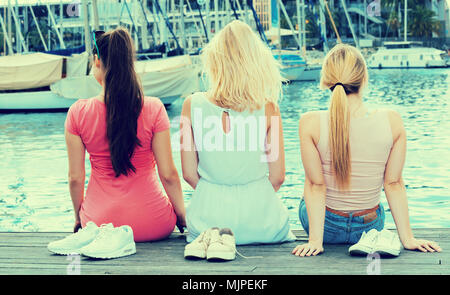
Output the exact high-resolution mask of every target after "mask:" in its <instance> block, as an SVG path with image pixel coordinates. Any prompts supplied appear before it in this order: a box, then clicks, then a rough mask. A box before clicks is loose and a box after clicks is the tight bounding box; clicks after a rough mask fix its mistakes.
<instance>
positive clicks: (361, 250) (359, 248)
mask: <svg viewBox="0 0 450 295" xmlns="http://www.w3.org/2000/svg"><path fill="white" fill-rule="evenodd" d="M373 252H374V251H373V248H371V247H367V246H364V245H354V246H351V247H350V248H349V249H348V253H349V254H350V255H355V256H356V255H358V256H361V255H368V254H372V253H373Z"/></svg>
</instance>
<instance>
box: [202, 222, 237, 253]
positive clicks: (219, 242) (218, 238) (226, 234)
mask: <svg viewBox="0 0 450 295" xmlns="http://www.w3.org/2000/svg"><path fill="white" fill-rule="evenodd" d="M235 258H236V240H235V238H234V234H233V232H232V231H231V229H229V228H222V229H221V230H220V231H212V232H211V240H210V242H209V246H208V249H207V251H206V259H207V260H234V259H235Z"/></svg>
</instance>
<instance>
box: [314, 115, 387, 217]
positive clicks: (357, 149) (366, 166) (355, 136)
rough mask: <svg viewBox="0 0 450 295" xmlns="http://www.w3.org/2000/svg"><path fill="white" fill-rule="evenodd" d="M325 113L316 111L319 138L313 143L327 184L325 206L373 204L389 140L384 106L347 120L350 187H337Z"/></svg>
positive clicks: (352, 207) (345, 208)
mask: <svg viewBox="0 0 450 295" xmlns="http://www.w3.org/2000/svg"><path fill="white" fill-rule="evenodd" d="M328 123H329V113H328V111H321V112H320V139H319V143H318V145H317V148H318V150H319V154H320V158H321V161H322V170H323V174H324V179H325V184H326V186H327V195H326V201H325V203H326V206H327V207H329V208H332V209H335V210H341V211H357V210H365V209H370V208H373V207H375V206H376V205H378V204H379V202H380V192H381V187H382V185H383V182H384V171H385V167H386V163H387V160H388V158H389V154H390V151H391V147H392V144H393V139H392V131H391V126H390V122H389V117H388V113H387V111H386V110H376V111H373V112H371V113H370V114H366V116H365V117H361V118H352V119H351V121H350V155H351V175H350V187H349V189H348V190H346V191H345V192H342V191H340V190H339V189H338V186H337V183H336V181H335V178H334V175H333V174H334V172H333V171H332V167H331V152H330V149H329V146H328V140H329V137H328V136H329V125H328Z"/></svg>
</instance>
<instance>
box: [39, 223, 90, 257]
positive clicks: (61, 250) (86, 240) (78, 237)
mask: <svg viewBox="0 0 450 295" xmlns="http://www.w3.org/2000/svg"><path fill="white" fill-rule="evenodd" d="M98 233H99V227H98V226H97V225H96V224H95V223H94V222H92V221H89V222H88V223H87V224H86V226H85V227H83V228H82V229H80V230H79V231H77V232H76V233H74V234H71V235H70V236H67V237H65V238H64V239H62V240H58V241H53V242H50V243H49V244H48V245H47V249H48V250H49V251H50V252H53V253H55V254H59V255H69V254H79V250H80V249H81V248H83V247H84V246H86V245H89V244H90V243H91V242H92V241H93V240H94V239H95V237H96V236H97V235H98Z"/></svg>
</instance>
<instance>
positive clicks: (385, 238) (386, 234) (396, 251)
mask: <svg viewBox="0 0 450 295" xmlns="http://www.w3.org/2000/svg"><path fill="white" fill-rule="evenodd" d="M402 247H403V246H402V243H401V242H400V239H399V238H398V235H397V234H395V233H393V232H392V231H390V230H387V229H383V230H382V231H381V232H380V233H379V234H378V238H377V241H376V243H375V246H374V249H373V250H374V252H377V253H378V254H380V255H382V256H399V255H400V251H401V249H402Z"/></svg>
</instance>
